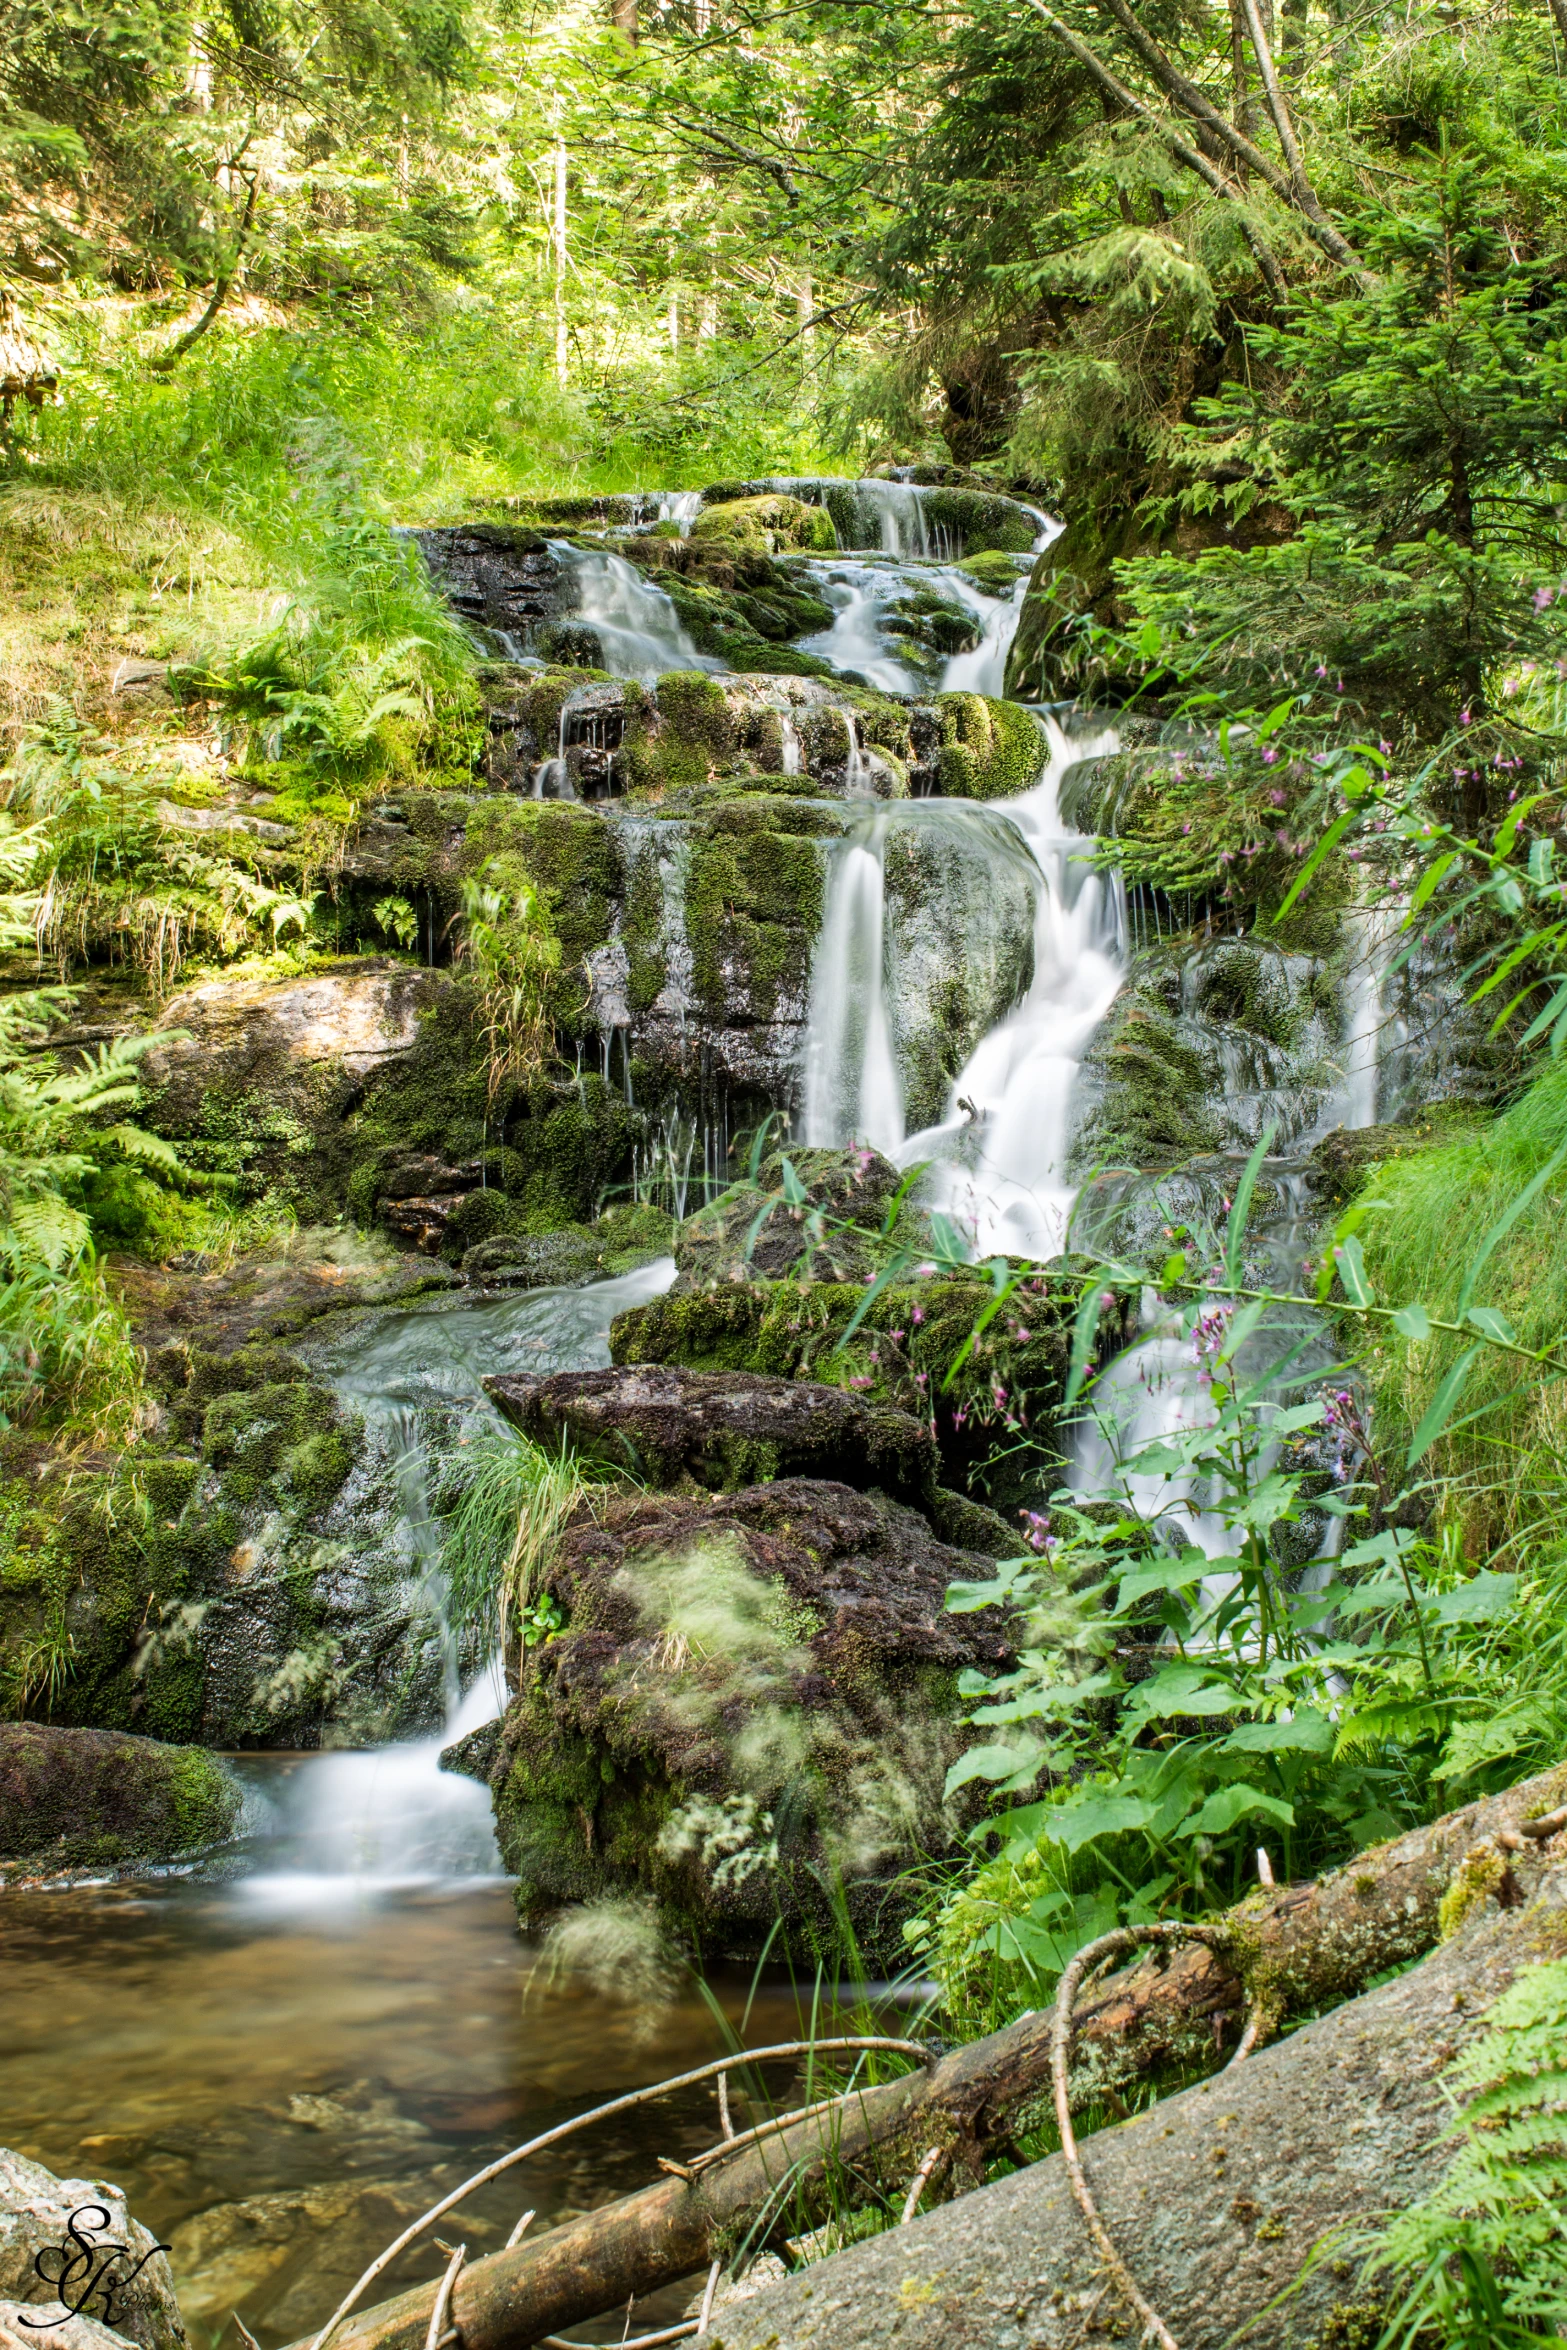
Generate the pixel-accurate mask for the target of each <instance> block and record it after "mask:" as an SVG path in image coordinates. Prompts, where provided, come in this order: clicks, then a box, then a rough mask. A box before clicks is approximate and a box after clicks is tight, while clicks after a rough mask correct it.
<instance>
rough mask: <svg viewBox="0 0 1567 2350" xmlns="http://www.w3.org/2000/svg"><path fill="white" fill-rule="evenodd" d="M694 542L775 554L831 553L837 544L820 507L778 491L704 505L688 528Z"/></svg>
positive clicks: (828, 519) (829, 517)
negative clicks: (715, 542) (710, 541)
mask: <svg viewBox="0 0 1567 2350" xmlns="http://www.w3.org/2000/svg"><path fill="white" fill-rule="evenodd" d="M691 536H692V537H693V538H694V539H730V540H733V541H734V542H735V544H736V545H739V546H750V547H759V548H761V549H762V550H763V551H764V552H765V553H766V554H769V555H776V554H779V553H781V552H783V551H786V550H787V551H789V552H791V553H795V552H801V551H803V550H806V549H811V548H819V549H823V550H825V551H826V552H827V553H828V554H831V552H832V551H833V549H834V548H835V547H836V546H837V544H838V534H837V532H836V531H835V530H834V528H833V525H832V517H831V516H830V515H829V514H828V513H827V512H826V511H825V509H824V508H822V507H820V506H808V505H807V504H806V503H805V502H804V500H803V499H800V498H791V497H787V496H785V495H783V494H782V493H781V492H778V491H770V492H768V493H767V494H766V495H765V496H762V497H754V498H732V499H725V500H723V501H721V502H719V503H715V504H704V505H703V508H702V511H701V513H700V514H699V515H698V516H697V518H696V521H695V522H694V523H693V524H692V526H691Z"/></svg>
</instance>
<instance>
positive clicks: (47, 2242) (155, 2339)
mask: <svg viewBox="0 0 1567 2350" xmlns="http://www.w3.org/2000/svg"><path fill="white" fill-rule="evenodd" d="M131 1743H133V1744H145V1743H146V1742H145V1741H144V1740H136V1741H132V1742H131ZM88 2204H97V2205H99V2206H100V2207H101V2209H102V2212H103V2215H104V2224H103V2226H102V2227H95V2226H94V2225H93V2224H92V2221H91V2220H90V2219H88V2218H86V2217H84V2218H82V2219H80V2220H79V2221H78V2223H77V2225H78V2228H79V2229H80V2230H81V2231H82V2232H83V2233H88V2234H90V2235H91V2237H92V2240H93V2241H94V2243H98V2244H104V2245H107V2244H109V2243H111V2242H112V2243H115V2244H123V2245H124V2246H125V2247H126V2248H127V2250H128V2252H129V2255H130V2257H129V2259H128V2260H124V2261H121V2262H120V2263H119V2264H118V2273H119V2274H121V2275H126V2274H127V2272H128V2271H129V2270H131V2269H132V2268H136V2264H137V2263H138V2262H143V2263H144V2265H142V2266H141V2267H140V2268H137V2270H136V2274H135V2275H134V2276H133V2277H131V2278H130V2279H129V2282H128V2283H127V2284H126V2285H125V2286H124V2288H123V2290H121V2291H119V2292H117V2293H116V2294H115V2295H114V2297H113V2300H112V2303H111V2305H110V2306H111V2310H112V2317H113V2325H112V2330H111V2328H110V2327H109V2326H108V2325H107V2323H105V2322H103V2321H104V2319H105V2314H106V2313H105V2310H104V2304H103V2301H102V2298H101V2297H100V2296H94V2298H93V2300H92V2303H91V2305H90V2307H89V2308H88V2309H87V2311H86V2312H85V2324H84V2321H83V2319H82V2318H70V2319H67V2318H66V2316H65V2311H64V2308H63V2306H62V2304H61V2302H60V2301H59V2300H58V2299H57V2298H56V2299H54V2300H51V2298H50V2295H49V2290H48V2287H47V2285H46V2283H45V2282H44V2279H43V2276H41V2275H40V2273H39V2270H38V2268H37V2267H36V2265H35V2263H36V2261H37V2257H38V2255H39V2254H40V2253H44V2254H46V2255H47V2254H49V2253H51V2252H58V2250H59V2248H60V2247H61V2246H62V2245H64V2246H65V2247H66V2249H67V2250H71V2249H72V2248H71V2246H70V2244H69V2242H68V2238H67V2234H66V2231H67V2229H68V2227H69V2225H70V2221H71V2215H72V2213H73V2212H81V2211H82V2210H83V2207H84V2205H88ZM95 2216H96V2215H95ZM156 2247H157V2238H156V2237H155V2236H154V2235H153V2234H152V2232H151V2230H150V2229H148V2228H144V2227H143V2226H142V2224H141V2222H140V2221H139V2220H136V2219H133V2218H132V2217H131V2215H130V2212H129V2210H128V2208H127V2206H126V2201H125V2194H124V2190H123V2189H122V2188H120V2187H116V2186H112V2185H111V2184H110V2183H109V2181H108V2180H107V2179H61V2178H57V2177H56V2176H55V2174H54V2172H53V2171H48V2170H45V2169H44V2167H43V2165H42V2164H41V2163H37V2162H30V2161H29V2160H28V2159H27V2157H26V2156H25V2155H22V2154H14V2153H12V2152H11V2150H10V2149H9V2148H8V2147H0V2296H3V2297H4V2298H3V2300H0V2329H3V2330H4V2331H5V2332H6V2333H14V2334H15V2336H16V2338H17V2340H18V2341H20V2342H26V2343H31V2344H33V2345H34V2346H35V2350H36V2345H37V2344H39V2343H44V2344H46V2345H48V2344H53V2345H54V2350H103V2346H104V2344H106V2343H110V2342H121V2341H130V2342H134V2343H136V2344H137V2345H138V2350H186V2335H185V2327H184V2323H183V2321H182V2319H181V2317H180V2310H179V2303H178V2302H177V2301H176V2300H175V2297H174V2278H173V2275H172V2273H171V2271H170V2268H169V2262H168V2256H167V2254H166V2252H164V2251H160V2250H158V2249H157V2248H156ZM147 2255H150V2256H151V2257H150V2258H148V2257H146V2256H147ZM44 2269H45V2272H46V2273H52V2274H54V2275H56V2276H57V2275H58V2274H59V2263H58V2262H57V2261H55V2260H51V2259H48V2258H46V2259H45V2262H44ZM111 2273H113V2272H111ZM71 2297H72V2299H73V2300H78V2299H80V2297H81V2295H80V2280H79V2281H78V2284H77V2288H76V2290H75V2291H74V2292H73V2293H72V2296H71ZM24 2303H25V2304H26V2312H27V2317H28V2320H29V2321H30V2322H29V2323H28V2324H27V2325H23V2324H22V2323H21V2322H20V2319H19V2318H17V2317H15V2316H14V2314H13V2313H14V2312H15V2311H16V2309H17V2307H18V2305H19V2304H24ZM51 2310H54V2311H58V2312H59V2314H60V2316H61V2318H62V2320H63V2321H64V2322H62V2323H61V2324H60V2326H59V2327H58V2328H55V2329H51V2330H49V2331H35V2330H34V2327H35V2326H36V2321H37V2320H38V2318H39V2317H41V2316H44V2315H47V2314H48V2313H49V2312H50V2311H51Z"/></svg>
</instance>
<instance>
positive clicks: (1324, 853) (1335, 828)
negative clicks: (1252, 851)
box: [1273, 808, 1360, 922]
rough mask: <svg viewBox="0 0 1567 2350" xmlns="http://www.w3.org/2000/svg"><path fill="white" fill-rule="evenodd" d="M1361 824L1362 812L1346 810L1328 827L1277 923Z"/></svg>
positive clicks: (1309, 858) (1296, 877) (1303, 867)
mask: <svg viewBox="0 0 1567 2350" xmlns="http://www.w3.org/2000/svg"><path fill="white" fill-rule="evenodd" d="M1359 822H1360V810H1359V809H1358V808H1346V809H1345V811H1344V813H1343V815H1342V816H1340V817H1338V818H1337V819H1336V820H1335V821H1334V822H1333V823H1332V824H1330V825H1329V826H1328V829H1327V831H1326V832H1325V833H1324V834H1323V835H1322V838H1321V839H1320V840H1319V841H1318V843H1317V845H1316V847H1315V848H1314V849H1313V850H1312V852H1311V854H1310V856H1309V857H1308V858H1307V859H1306V862H1305V864H1304V865H1302V867H1301V869H1300V871H1299V872H1298V873H1297V874H1296V876H1295V884H1294V887H1293V888H1292V889H1291V891H1290V893H1289V895H1288V897H1286V899H1285V900H1284V903H1283V905H1282V906H1280V908H1279V910H1278V912H1277V913H1276V914H1275V915H1274V917H1273V919H1274V921H1275V922H1282V921H1283V919H1284V917H1285V915H1286V914H1287V913H1288V912H1289V910H1290V908H1291V906H1293V905H1294V903H1295V900H1296V899H1297V898H1298V897H1299V896H1300V893H1301V891H1302V890H1303V889H1304V888H1305V887H1306V885H1307V883H1308V882H1309V881H1310V880H1311V877H1312V875H1313V874H1314V873H1316V872H1317V870H1318V869H1319V867H1320V866H1321V865H1322V864H1323V863H1324V861H1325V860H1326V859H1327V858H1329V857H1331V856H1332V854H1333V851H1334V850H1335V849H1336V848H1337V847H1338V844H1339V842H1340V841H1341V840H1342V839H1343V837H1344V835H1345V833H1346V832H1348V830H1349V828H1350V826H1351V825H1352V824H1358V823H1359Z"/></svg>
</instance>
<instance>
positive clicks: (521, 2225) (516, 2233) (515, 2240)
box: [502, 2211, 536, 2252]
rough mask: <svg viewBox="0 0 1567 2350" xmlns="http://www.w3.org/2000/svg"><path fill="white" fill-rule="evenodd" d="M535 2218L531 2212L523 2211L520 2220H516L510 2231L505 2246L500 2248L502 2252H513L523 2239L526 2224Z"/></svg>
mask: <svg viewBox="0 0 1567 2350" xmlns="http://www.w3.org/2000/svg"><path fill="white" fill-rule="evenodd" d="M535 2216H536V2215H535V2214H534V2213H533V2212H531V2211H525V2212H524V2213H523V2215H522V2217H521V2219H520V2220H518V2222H517V2225H516V2226H515V2227H514V2228H513V2229H512V2232H511V2234H510V2235H509V2236H508V2237H507V2239H506V2242H505V2244H504V2245H503V2246H502V2250H503V2251H506V2252H510V2251H513V2250H514V2249H515V2247H516V2246H517V2245H519V2244H520V2243H521V2242H522V2239H523V2237H524V2236H525V2235H526V2234H527V2232H528V2224H529V2222H530V2221H531V2220H532V2219H533V2218H534V2217H535Z"/></svg>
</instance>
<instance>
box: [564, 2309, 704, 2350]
mask: <svg viewBox="0 0 1567 2350" xmlns="http://www.w3.org/2000/svg"><path fill="white" fill-rule="evenodd" d="M696 2330H697V2321H696V2319H695V2318H694V2317H684V2318H682V2319H681V2321H680V2323H679V2325H677V2326H665V2327H664V2329H663V2331H662V2333H657V2334H633V2335H632V2337H631V2339H630V2341H629V2342H617V2343H616V2344H615V2350H657V2345H658V2344H659V2343H660V2342H688V2341H689V2340H690V2339H691V2336H692V2335H693V2334H694V2333H695V2332H696ZM535 2350H596V2345H595V2344H594V2343H592V2342H572V2341H568V2339H567V2337H566V2336H565V2335H564V2334H541V2335H540V2336H539V2339H538V2342H537V2344H536V2345H535Z"/></svg>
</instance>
